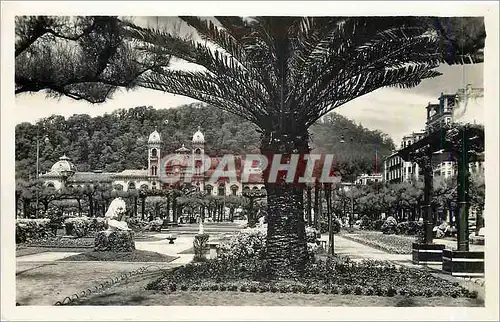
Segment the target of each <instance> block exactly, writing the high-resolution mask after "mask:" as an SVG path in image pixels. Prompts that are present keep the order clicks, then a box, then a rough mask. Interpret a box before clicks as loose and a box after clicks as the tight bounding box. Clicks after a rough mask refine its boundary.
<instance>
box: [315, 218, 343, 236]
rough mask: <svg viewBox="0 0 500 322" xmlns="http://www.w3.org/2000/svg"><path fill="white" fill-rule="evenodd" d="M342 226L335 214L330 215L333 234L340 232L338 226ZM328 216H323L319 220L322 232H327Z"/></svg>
mask: <svg viewBox="0 0 500 322" xmlns="http://www.w3.org/2000/svg"><path fill="white" fill-rule="evenodd" d="M341 227H342V223H341V222H340V219H338V218H337V216H332V230H333V233H334V234H338V233H339V232H340V228H341ZM328 229H329V228H328V216H326V215H325V216H323V217H322V218H321V221H320V232H321V233H322V234H325V233H328Z"/></svg>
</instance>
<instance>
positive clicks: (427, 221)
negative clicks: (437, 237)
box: [421, 147, 434, 244]
mask: <svg viewBox="0 0 500 322" xmlns="http://www.w3.org/2000/svg"><path fill="white" fill-rule="evenodd" d="M421 167H422V168H423V171H424V205H423V212H422V216H423V219H424V244H432V240H433V236H432V228H433V219H434V217H433V214H432V205H431V203H432V189H433V182H432V180H433V174H432V149H431V148H430V147H427V148H426V150H425V157H424V158H423V160H422V162H421Z"/></svg>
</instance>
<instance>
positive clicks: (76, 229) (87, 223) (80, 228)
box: [64, 216, 97, 237]
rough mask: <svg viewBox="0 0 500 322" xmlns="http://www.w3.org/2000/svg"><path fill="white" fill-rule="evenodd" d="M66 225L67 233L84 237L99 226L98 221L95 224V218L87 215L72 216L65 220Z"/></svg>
mask: <svg viewBox="0 0 500 322" xmlns="http://www.w3.org/2000/svg"><path fill="white" fill-rule="evenodd" d="M64 225H65V226H66V234H67V235H71V236H76V237H84V236H86V235H87V234H88V233H89V231H91V229H92V228H93V227H94V228H97V221H96V224H95V225H94V226H93V220H91V219H90V218H89V217H87V216H82V217H71V218H67V219H66V220H64ZM94 231H95V230H94Z"/></svg>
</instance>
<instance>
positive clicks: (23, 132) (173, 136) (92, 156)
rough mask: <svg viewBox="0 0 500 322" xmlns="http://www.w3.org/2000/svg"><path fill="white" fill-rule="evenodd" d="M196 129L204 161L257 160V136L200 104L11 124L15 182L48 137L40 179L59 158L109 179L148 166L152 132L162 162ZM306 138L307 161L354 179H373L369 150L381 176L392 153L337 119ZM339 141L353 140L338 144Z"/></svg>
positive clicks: (377, 136)
mask: <svg viewBox="0 0 500 322" xmlns="http://www.w3.org/2000/svg"><path fill="white" fill-rule="evenodd" d="M198 125H199V126H201V128H202V131H203V133H204V134H205V140H206V144H205V153H207V154H209V155H212V156H221V155H223V154H225V153H234V154H244V153H255V152H258V146H259V135H258V133H257V132H256V130H255V126H254V125H253V124H251V123H250V122H248V121H245V120H243V119H241V118H239V117H237V116H235V115H233V114H230V113H227V112H224V111H222V110H220V109H216V108H213V107H211V106H208V105H206V104H191V105H184V106H180V107H178V108H170V109H154V108H153V107H148V106H138V107H134V108H130V109H121V110H117V111H114V112H113V113H111V114H104V115H103V116H96V117H90V116H89V115H86V114H80V115H76V114H75V115H73V116H70V117H68V118H67V119H65V118H64V117H62V116H58V115H53V116H50V117H48V118H45V119H42V120H40V121H38V122H36V123H35V124H31V123H27V122H26V123H21V124H18V125H17V126H16V139H15V144H16V157H15V160H16V177H17V178H23V179H25V180H26V179H28V178H29V177H30V175H31V177H34V174H35V173H34V171H35V166H36V165H35V162H36V138H37V136H39V137H40V138H42V137H44V136H45V135H47V136H48V137H49V139H48V140H46V141H42V142H41V143H40V170H41V172H42V173H43V172H45V171H48V170H49V169H50V167H51V166H52V165H53V164H54V163H55V162H56V161H57V160H58V159H59V157H61V156H62V155H63V154H66V155H67V156H68V157H70V158H71V159H72V162H73V163H74V164H75V165H76V166H77V169H78V171H91V170H104V171H110V172H114V171H123V170H125V169H142V168H143V167H145V166H147V140H148V136H149V134H150V133H151V132H152V131H153V130H154V129H155V127H156V128H157V129H158V131H159V132H160V133H161V135H162V140H163V144H162V146H161V154H162V155H165V154H168V153H172V152H173V151H175V149H177V148H179V147H180V146H181V145H182V144H188V145H187V146H188V147H189V143H190V142H191V139H192V136H193V133H194V132H195V131H196V128H197V126H198ZM311 133H312V136H313V142H312V147H313V150H312V153H333V154H334V157H335V158H336V161H335V162H336V163H339V165H340V168H341V169H346V171H347V170H349V171H350V170H352V171H353V172H355V173H358V172H372V171H374V168H375V164H374V162H375V149H378V151H379V159H378V161H379V165H378V169H381V164H380V163H381V162H383V159H382V157H381V156H382V155H386V154H388V153H390V151H391V149H392V148H393V143H392V140H391V139H390V138H388V137H387V135H386V134H383V133H381V132H379V131H372V130H368V129H366V128H364V127H362V126H360V125H356V124H354V122H352V121H351V120H348V119H347V118H345V117H343V116H341V115H338V114H332V115H331V117H329V118H327V119H326V121H325V122H324V123H322V122H318V123H317V124H315V125H314V126H313V127H312V128H311ZM339 133H345V137H346V138H349V137H355V138H356V140H355V142H354V143H350V144H349V143H348V144H342V143H340V141H339ZM339 170H340V169H339ZM344 173H345V172H344V170H343V171H342V174H344ZM348 173H349V172H348Z"/></svg>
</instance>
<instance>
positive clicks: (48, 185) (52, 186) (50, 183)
mask: <svg viewBox="0 0 500 322" xmlns="http://www.w3.org/2000/svg"><path fill="white" fill-rule="evenodd" d="M47 187H48V188H55V186H54V183H52V182H49V183H48V184H47Z"/></svg>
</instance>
